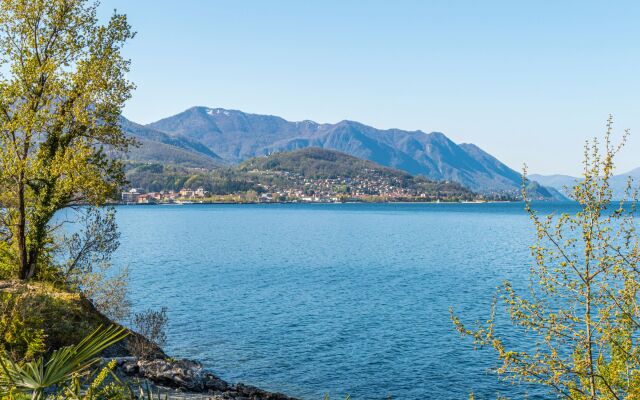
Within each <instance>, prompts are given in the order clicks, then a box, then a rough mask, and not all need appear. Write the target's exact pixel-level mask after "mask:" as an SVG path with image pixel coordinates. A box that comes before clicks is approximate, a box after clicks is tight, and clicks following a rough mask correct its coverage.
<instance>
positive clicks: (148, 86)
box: [101, 0, 640, 174]
mask: <svg viewBox="0 0 640 400" xmlns="http://www.w3.org/2000/svg"><path fill="white" fill-rule="evenodd" d="M114 8H116V9H118V11H120V12H124V13H126V14H127V15H128V16H129V19H130V22H131V23H132V25H133V26H134V28H135V30H136V31H137V32H138V36H137V37H136V38H135V39H134V40H133V41H132V42H131V43H130V44H129V45H127V47H126V55H127V56H128V57H130V58H131V60H132V71H131V74H130V78H131V79H132V80H133V81H134V82H135V83H136V84H137V86H138V88H137V90H136V92H135V94H134V97H133V99H132V100H131V101H130V102H129V103H128V105H127V107H126V110H125V115H126V116H127V117H129V118H130V119H132V120H134V121H136V122H140V123H148V122H152V121H155V120H157V119H160V118H163V117H166V116H169V115H173V114H176V113H178V112H180V111H183V110H184V109H187V108H189V107H191V106H194V105H203V106H210V107H224V108H232V109H239V110H242V111H246V112H252V113H264V114H274V115H279V116H281V117H284V118H286V119H289V120H303V119H312V120H315V121H318V122H337V121H340V120H342V119H350V120H357V121H360V122H363V123H366V124H369V125H373V126H375V127H379V128H392V127H393V128H402V129H411V130H414V129H421V130H423V131H426V132H429V131H441V132H444V133H445V134H447V135H448V136H449V137H450V138H451V139H452V140H454V141H455V142H472V143H475V144H477V145H479V146H480V147H482V148H484V149H485V150H487V151H489V152H490V153H492V154H493V155H495V156H497V157H498V158H499V159H500V160H502V161H504V162H505V163H507V164H508V165H509V166H511V167H513V168H516V169H519V168H520V166H521V165H522V163H523V162H527V163H528V164H529V166H530V170H531V171H532V172H540V173H568V174H577V173H579V171H580V160H581V157H582V148H581V146H582V144H583V142H584V140H585V139H586V138H588V137H592V136H594V135H598V134H600V133H602V132H603V130H604V123H605V121H606V118H607V115H608V114H609V113H612V114H613V115H614V117H615V118H616V121H617V124H616V126H617V128H619V129H618V132H620V131H621V130H622V128H625V127H626V128H631V129H632V131H633V132H632V137H631V141H630V144H629V145H628V147H627V149H626V150H625V152H624V154H622V156H621V157H620V159H619V171H620V172H624V171H626V170H629V169H632V168H635V167H640V113H639V109H638V106H639V105H640V2H638V1H615V2H611V1H600V2H594V1H551V0H549V1H541V0H536V1H534V0H532V1H527V2H525V1H472V0H469V1H452V0H441V1H418V0H416V1H409V0H406V1H403V0H394V1H392V0H387V1H371V0H369V1H365V0H361V1H356V0H336V1H330V0H297V1H286V0H273V1H265V0H254V1H248V0H247V1H245V0H224V1H223V0H220V1H216V0H181V1H175V0H135V1H131V0H103V1H102V5H101V14H102V16H106V15H108V14H109V13H110V12H111V11H112V10H113V9H114Z"/></svg>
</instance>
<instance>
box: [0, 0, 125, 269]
mask: <svg viewBox="0 0 640 400" xmlns="http://www.w3.org/2000/svg"><path fill="white" fill-rule="evenodd" d="M96 8H97V3H96V2H89V1H87V0H3V1H2V2H0V205H1V206H2V207H1V208H0V210H1V211H0V213H1V215H0V217H1V220H0V221H1V223H0V235H1V236H2V240H3V241H4V242H5V243H6V248H5V249H4V251H3V252H2V257H3V258H4V261H5V263H7V262H8V263H12V264H14V265H18V266H19V267H18V271H16V275H18V276H19V277H20V278H22V279H29V278H32V277H34V276H36V275H37V274H38V273H39V272H40V271H39V265H41V264H42V263H43V261H45V260H46V258H47V257H48V255H49V254H48V251H47V249H50V248H51V246H52V245H51V242H52V240H53V233H54V231H55V229H56V228H57V227H56V226H53V225H52V223H51V221H52V218H53V216H54V214H55V213H56V212H57V211H59V210H61V209H64V208H66V207H70V206H74V205H77V204H81V203H83V204H93V205H100V204H103V203H104V202H105V200H106V199H107V198H108V197H109V196H111V195H112V194H113V193H114V192H115V190H116V189H117V188H118V187H119V186H120V185H121V184H122V182H123V180H124V175H123V172H122V168H121V165H120V163H119V162H118V161H116V160H113V159H111V158H110V157H108V155H107V154H106V153H107V151H108V150H113V149H115V150H118V151H123V150H126V148H127V146H128V145H129V144H130V140H129V139H127V138H126V137H125V136H124V135H123V133H122V131H121V128H120V125H119V123H118V122H119V117H120V113H121V110H122V107H123V105H124V102H125V101H126V100H127V99H128V98H129V97H130V95H131V91H132V89H133V87H134V86H133V84H132V83H131V82H129V81H128V80H127V79H126V76H125V75H126V73H127V72H128V71H129V61H128V60H127V59H125V58H124V57H123V56H122V54H121V49H122V46H123V45H124V43H125V42H126V41H127V40H128V39H130V38H132V37H133V36H134V32H133V31H132V30H131V27H130V25H129V24H128V22H127V19H126V17H125V16H124V15H121V14H117V13H115V12H114V14H113V15H112V16H111V18H110V19H109V21H108V22H107V23H106V24H104V25H101V24H99V22H98V19H97V16H96Z"/></svg>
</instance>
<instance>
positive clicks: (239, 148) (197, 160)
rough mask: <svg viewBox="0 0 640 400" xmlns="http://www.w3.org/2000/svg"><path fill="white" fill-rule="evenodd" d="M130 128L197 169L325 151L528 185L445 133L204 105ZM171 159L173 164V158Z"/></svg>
mask: <svg viewBox="0 0 640 400" xmlns="http://www.w3.org/2000/svg"><path fill="white" fill-rule="evenodd" d="M128 122H129V124H123V128H124V129H125V131H127V132H128V134H130V135H131V136H133V137H136V138H139V139H142V140H156V141H158V142H159V143H161V145H158V144H154V145H153V146H156V147H157V146H160V147H161V148H162V150H165V151H166V152H169V149H172V148H167V147H166V146H174V147H177V148H179V149H180V150H179V151H178V152H177V153H176V155H175V156H174V157H173V159H175V161H182V162H184V163H186V164H187V165H191V166H195V167H204V168H206V167H209V166H210V165H217V164H227V165H234V164H240V163H242V162H244V161H246V160H248V159H250V158H253V157H259V156H267V155H269V154H273V153H276V152H287V151H294V150H299V149H303V148H310V147H317V148H323V149H329V150H336V151H339V152H342V153H345V154H348V155H351V156H355V157H358V158H361V159H365V160H369V161H372V162H375V163H378V164H381V165H383V166H387V167H390V168H394V169H399V170H403V171H406V172H408V173H410V174H412V175H416V176H417V175H422V176H424V177H426V178H427V179H430V180H434V181H435V180H437V181H451V182H458V183H460V184H462V185H464V186H465V187H468V188H469V189H471V190H474V191H476V192H481V193H485V194H509V195H511V196H516V197H517V196H518V195H519V193H520V190H521V184H522V178H521V175H520V173H518V172H516V171H514V170H513V169H511V168H509V167H508V166H507V165H505V164H504V163H502V162H501V161H500V160H498V159H497V158H495V157H494V156H492V155H491V154H489V153H487V152H486V151H484V150H483V149H481V148H480V147H479V146H477V145H475V144H470V143H461V144H456V143H455V142H453V141H452V140H451V139H449V138H448V137H447V136H446V135H445V134H444V133H442V132H429V133H426V132H424V131H422V130H414V131H406V130H402V129H395V128H392V129H377V128H375V127H372V126H369V125H366V124H363V123H361V122H357V121H352V120H342V121H339V122H337V123H318V122H315V121H312V120H308V119H307V120H303V121H287V120H285V119H284V118H281V117H279V116H275V115H264V114H253V113H245V112H243V111H240V110H229V109H224V108H209V107H203V106H195V107H191V108H188V109H187V110H185V111H183V112H180V113H178V114H176V115H173V116H169V117H166V118H162V119H160V120H158V121H155V122H152V123H150V124H146V125H139V124H135V123H133V122H130V121H128ZM145 129H146V130H145ZM145 145H146V147H147V148H152V147H153V146H152V145H151V144H149V143H146V142H145V143H143V148H144V146H145ZM182 151H184V152H189V153H193V154H195V155H196V156H194V157H193V158H192V159H189V160H184V159H185V158H188V157H185V155H184V154H183V153H181V152H182ZM150 158H152V157H151V155H146V156H145V159H147V160H148V159H150ZM163 158H164V159H169V160H171V158H172V157H169V156H167V155H165V156H163ZM541 192H544V191H541ZM548 194H549V195H552V194H551V193H548ZM552 197H553V195H552ZM556 197H557V196H556Z"/></svg>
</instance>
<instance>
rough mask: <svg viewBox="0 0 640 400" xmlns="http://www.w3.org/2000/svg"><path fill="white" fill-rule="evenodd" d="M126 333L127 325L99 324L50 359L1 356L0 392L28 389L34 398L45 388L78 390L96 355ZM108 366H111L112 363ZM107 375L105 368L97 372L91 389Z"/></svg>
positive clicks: (7, 392)
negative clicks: (103, 370) (20, 361)
mask: <svg viewBox="0 0 640 400" xmlns="http://www.w3.org/2000/svg"><path fill="white" fill-rule="evenodd" d="M126 335H127V333H126V330H125V329H124V328H119V327H115V326H111V327H108V328H106V329H102V328H99V329H98V330H96V331H95V332H93V333H92V334H90V335H89V336H87V337H86V338H84V339H83V340H82V341H81V342H80V343H78V344H76V345H72V346H67V347H62V348H60V349H58V350H55V351H54V352H53V353H52V354H51V356H50V357H49V358H48V359H47V361H45V360H44V359H43V358H38V359H36V360H34V361H30V362H27V363H16V362H14V361H13V360H11V358H9V357H5V356H0V371H1V372H2V373H0V394H1V395H3V396H10V395H12V394H14V393H29V394H31V395H32V399H43V398H44V397H45V390H48V389H49V390H50V389H57V390H58V391H60V390H62V391H65V392H66V388H67V387H68V386H69V385H70V386H74V387H75V388H76V390H71V391H70V393H74V392H75V393H79V392H80V390H79V389H78V388H80V387H81V384H80V380H81V379H82V378H86V377H89V376H91V370H90V369H91V367H92V366H94V365H95V364H96V363H97V362H98V360H99V359H98V358H97V355H98V354H99V353H100V352H101V351H103V350H104V349H106V348H108V347H110V346H111V345H113V344H115V343H117V342H118V341H120V340H122V339H123V338H124V337H125V336H126ZM108 367H111V368H112V367H113V365H110V366H108ZM105 375H106V372H104V373H100V374H99V375H98V376H97V378H98V379H96V380H95V382H94V384H92V385H90V386H89V393H95V391H97V390H98V388H99V385H100V384H101V382H102V381H104V379H105ZM65 397H67V396H65ZM67 398H68V397H67ZM88 398H92V397H88Z"/></svg>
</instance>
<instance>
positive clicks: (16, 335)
mask: <svg viewBox="0 0 640 400" xmlns="http://www.w3.org/2000/svg"><path fill="white" fill-rule="evenodd" d="M24 301H25V300H24V297H23V296H21V295H19V294H14V293H0V343H2V351H4V352H5V354H7V355H8V356H9V357H11V359H12V360H16V361H18V360H32V359H33V358H35V357H37V356H39V355H41V354H42V353H44V352H45V350H46V343H45V333H44V330H43V329H42V328H41V326H42V324H43V321H42V320H41V318H40V317H39V316H38V315H34V314H30V313H29V314H27V313H24V304H23V303H24Z"/></svg>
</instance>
